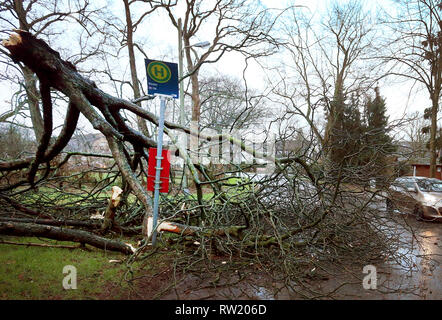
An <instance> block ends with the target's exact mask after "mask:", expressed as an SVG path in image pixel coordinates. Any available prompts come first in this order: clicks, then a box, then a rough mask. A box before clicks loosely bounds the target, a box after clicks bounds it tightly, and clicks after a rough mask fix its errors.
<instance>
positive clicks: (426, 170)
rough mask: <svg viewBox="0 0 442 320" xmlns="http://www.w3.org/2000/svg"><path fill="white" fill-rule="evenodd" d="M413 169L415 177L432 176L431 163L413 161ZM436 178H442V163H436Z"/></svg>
mask: <svg viewBox="0 0 442 320" xmlns="http://www.w3.org/2000/svg"><path fill="white" fill-rule="evenodd" d="M411 167H412V169H413V176H415V177H430V165H429V164H420V163H413V164H411ZM435 178H436V179H439V180H442V164H437V165H436V176H435Z"/></svg>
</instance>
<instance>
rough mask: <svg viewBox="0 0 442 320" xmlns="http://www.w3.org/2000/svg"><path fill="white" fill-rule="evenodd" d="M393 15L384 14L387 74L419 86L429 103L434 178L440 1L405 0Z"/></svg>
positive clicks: (441, 69) (441, 72) (440, 80)
mask: <svg viewBox="0 0 442 320" xmlns="http://www.w3.org/2000/svg"><path fill="white" fill-rule="evenodd" d="M396 10H397V15H395V16H392V15H390V14H389V13H388V12H386V13H385V15H386V18H385V19H384V22H385V25H386V26H389V27H390V28H391V37H390V42H389V50H390V52H389V54H387V55H385V56H383V58H384V59H385V60H386V61H389V62H393V64H392V66H391V69H390V70H391V71H390V73H391V74H392V75H398V76H401V77H405V78H407V79H410V80H412V81H414V82H416V83H419V84H421V85H422V86H423V87H424V88H425V90H426V91H427V92H428V94H429V98H430V101H431V113H430V114H431V117H430V118H431V127H430V143H429V149H430V153H431V159H430V174H431V177H435V174H436V161H437V142H436V138H437V131H438V129H437V116H438V112H439V101H440V98H441V91H442V66H441V62H442V40H441V39H442V20H441V10H442V7H441V4H440V1H434V0H407V1H400V2H399V1H398V2H397V4H396Z"/></svg>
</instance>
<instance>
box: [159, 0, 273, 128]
mask: <svg viewBox="0 0 442 320" xmlns="http://www.w3.org/2000/svg"><path fill="white" fill-rule="evenodd" d="M163 7H164V9H165V10H166V11H167V14H168V16H169V18H170V21H171V22H172V24H173V25H174V26H175V27H176V28H178V27H179V25H178V15H179V14H178V13H177V12H174V11H173V5H170V3H167V2H164V4H163ZM182 21H183V23H182V37H183V42H184V47H183V50H184V53H185V59H186V63H187V70H188V73H187V75H185V76H184V78H187V77H190V81H191V93H190V95H191V98H192V121H195V122H196V123H199V121H200V117H201V98H200V83H199V80H198V74H199V69H200V67H201V66H202V65H203V64H206V63H215V62H217V61H219V60H220V59H221V57H223V56H224V54H225V53H226V52H238V53H241V54H243V55H244V56H245V57H248V58H252V57H254V58H257V57H261V56H266V55H269V54H271V53H272V52H273V51H274V49H275V48H276V46H277V45H278V44H279V42H278V41H277V39H276V38H274V36H272V29H273V26H274V24H275V17H272V15H271V12H270V11H269V10H266V9H264V8H262V7H261V6H260V5H259V4H258V3H256V2H253V1H248V0H240V1H237V0H217V1H214V2H204V1H201V0H191V1H187V2H186V9H185V13H184V17H183V19H182ZM203 30H204V31H205V32H206V33H205V34H207V35H210V39H206V40H209V41H210V46H209V48H208V49H207V50H206V51H204V52H203V53H201V54H198V53H197V51H196V50H194V49H193V48H192V45H193V44H194V43H192V41H194V39H197V37H198V35H199V34H200V33H201V32H202V31H203ZM209 30H210V32H209ZM182 80H183V79H181V81H182Z"/></svg>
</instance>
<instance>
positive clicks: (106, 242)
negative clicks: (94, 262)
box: [0, 222, 135, 254]
mask: <svg viewBox="0 0 442 320" xmlns="http://www.w3.org/2000/svg"><path fill="white" fill-rule="evenodd" d="M0 234H2V235H8V236H22V237H23V236H24V237H44V238H48V239H54V240H60V241H73V242H80V243H85V244H89V245H91V246H93V247H96V248H100V249H103V250H110V251H118V252H122V253H124V254H132V253H134V252H135V249H134V247H133V246H131V245H130V244H127V243H123V242H120V241H116V240H110V239H106V238H103V237H100V236H97V235H95V234H93V233H91V232H87V231H83V230H75V229H66V228H60V227H54V226H48V225H39V224H33V223H32V224H31V223H21V222H0Z"/></svg>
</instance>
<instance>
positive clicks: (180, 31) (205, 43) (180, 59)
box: [178, 18, 210, 189]
mask: <svg viewBox="0 0 442 320" xmlns="http://www.w3.org/2000/svg"><path fill="white" fill-rule="evenodd" d="M209 45H210V42H208V41H203V42H198V43H195V44H193V45H190V46H186V47H183V28H182V21H181V18H179V19H178V74H179V79H178V81H179V89H180V115H179V124H180V125H181V126H184V125H185V123H186V118H185V117H186V115H185V112H184V84H183V76H184V75H183V50H184V48H191V47H197V48H206V47H208V46H209ZM185 142H187V141H186V139H185V140H184V143H185ZM182 185H183V189H186V188H187V177H186V163H185V162H184V165H183V179H182Z"/></svg>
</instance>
